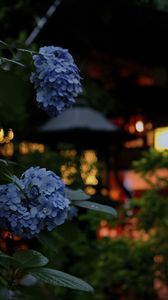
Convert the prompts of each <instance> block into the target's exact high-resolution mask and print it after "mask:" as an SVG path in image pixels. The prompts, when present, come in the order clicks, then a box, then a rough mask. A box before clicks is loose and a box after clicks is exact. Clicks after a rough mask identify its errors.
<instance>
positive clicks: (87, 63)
mask: <svg viewBox="0 0 168 300" xmlns="http://www.w3.org/2000/svg"><path fill="white" fill-rule="evenodd" d="M167 35H168V1H166V0H142V1H140V0H139V1H138V0H125V1H124V0H116V1H113V0H104V1H103V2H102V1H100V0H85V1H84V0H56V1H51V0H50V1H49V0H48V1H44V0H41V1H39V0H36V1H32V0H24V1H22V0H13V1H12V2H11V1H9V0H6V1H3V0H1V1H0V39H1V40H3V41H5V42H6V43H8V44H10V45H12V47H13V49H15V48H18V47H19V48H27V49H31V50H35V51H37V50H38V49H39V47H42V46H47V45H54V46H60V47H63V48H67V49H69V52H70V53H71V54H72V55H73V57H74V60H75V62H76V64H77V65H78V67H79V69H80V73H81V77H82V86H83V94H82V95H81V96H80V97H79V98H78V99H77V101H76V104H75V105H74V106H73V107H72V108H71V109H68V110H67V111H65V112H64V113H62V114H61V115H60V116H58V117H57V118H52V119H51V118H49V117H48V116H47V114H45V113H44V112H42V111H41V110H40V108H38V107H37V106H36V103H35V92H34V90H33V87H32V85H31V84H30V82H29V77H30V72H31V62H30V55H29V54H28V53H22V54H20V56H19V57H17V59H18V60H20V61H24V62H25V64H27V68H26V70H25V69H24V70H23V69H21V68H19V67H18V66H13V67H11V68H10V72H9V71H8V70H9V68H8V66H5V67H4V66H3V67H2V68H1V69H0V157H1V158H7V159H11V160H14V161H16V162H18V163H19V164H20V166H21V168H27V167H29V166H31V165H39V166H42V167H46V168H48V169H50V170H53V171H55V172H56V173H57V174H59V175H60V176H61V177H62V178H63V179H64V181H65V183H66V184H67V185H68V186H70V187H71V188H82V189H84V190H85V192H86V193H88V194H89V195H91V197H92V199H93V200H96V201H97V202H100V203H102V204H107V205H111V206H113V207H115V208H116V209H117V211H118V218H117V219H115V220H111V219H110V217H108V216H105V215H98V214H96V213H93V212H86V211H85V210H82V209H81V210H80V211H79V218H78V220H76V219H75V220H74V221H72V223H71V224H68V225H65V226H62V227H61V228H60V229H58V231H57V232H54V233H53V234H52V236H51V237H44V245H43V247H45V249H46V251H48V252H49V255H50V257H51V263H52V264H53V265H55V266H56V267H59V268H60V269H62V270H65V271H67V272H68V271H69V272H70V273H73V274H75V275H76V276H77V275H78V276H79V277H81V278H85V279H86V280H87V281H89V282H90V283H91V284H92V285H93V286H94V287H95V294H94V295H91V296H90V295H85V294H83V293H80V292H75V291H72V292H69V291H67V290H66V289H65V290H64V289H61V288H60V289H59V288H57V289H56V290H54V291H53V290H50V289H44V290H42V291H41V295H37V294H36V290H33V289H32V293H35V294H34V295H36V297H37V299H38V297H44V296H45V297H46V296H48V297H51V299H55V298H59V299H67V297H70V296H71V297H72V298H73V299H78V298H79V297H80V299H99V300H104V299H106V300H108V299H109V300H111V299H116V300H124V299H128V300H132V299H134V300H135V299H136V300H143V299H163V300H164V299H167V298H168V276H167V275H168V234H167V227H168V207H167V201H168V196H167V187H168V180H167V175H168V152H167V150H168V113H167V98H168V55H167V53H168V43H167ZM0 53H1V56H5V57H8V58H9V59H10V58H11V53H10V51H9V50H8V49H3V47H2V45H1V46H0ZM76 225H77V226H76ZM67 232H68V233H67ZM46 245H47V246H46ZM55 257H57V258H56V259H55Z"/></svg>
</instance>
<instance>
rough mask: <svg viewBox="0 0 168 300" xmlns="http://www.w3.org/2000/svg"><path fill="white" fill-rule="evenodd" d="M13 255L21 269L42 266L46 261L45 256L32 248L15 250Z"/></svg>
mask: <svg viewBox="0 0 168 300" xmlns="http://www.w3.org/2000/svg"><path fill="white" fill-rule="evenodd" d="M13 257H14V258H15V260H17V263H18V266H19V267H20V268H22V269H30V268H37V267H43V266H45V265H46V264H47V263H48V258H47V257H45V256H43V255H42V254H41V253H40V252H37V251H34V250H26V251H25V250H24V251H17V252H16V253H15V254H14V256H13Z"/></svg>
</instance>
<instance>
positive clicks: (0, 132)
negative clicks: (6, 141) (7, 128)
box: [0, 128, 4, 142]
mask: <svg viewBox="0 0 168 300" xmlns="http://www.w3.org/2000/svg"><path fill="white" fill-rule="evenodd" d="M3 138H4V130H3V128H0V142H2V141H3Z"/></svg>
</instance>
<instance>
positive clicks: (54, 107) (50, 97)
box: [30, 46, 82, 116]
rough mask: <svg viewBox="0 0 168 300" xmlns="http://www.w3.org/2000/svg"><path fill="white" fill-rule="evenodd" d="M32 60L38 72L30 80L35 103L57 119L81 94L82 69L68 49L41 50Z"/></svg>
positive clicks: (43, 48)
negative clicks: (34, 92)
mask: <svg viewBox="0 0 168 300" xmlns="http://www.w3.org/2000/svg"><path fill="white" fill-rule="evenodd" d="M33 61H34V66H35V71H34V72H33V73H32V75H31V78H30V80H31V82H32V83H34V87H35V89H36V100H37V102H38V104H39V105H40V107H41V108H42V109H44V110H45V111H46V112H47V113H48V114H49V115H50V116H57V115H58V114H59V113H61V112H62V111H64V110H65V109H66V108H68V107H71V106H72V104H73V103H74V102H75V97H77V96H78V95H79V94H80V93H81V92H82V87H81V83H80V75H79V70H78V68H77V66H76V64H75V63H74V60H73V57H72V56H71V54H70V53H69V52H68V50H67V49H63V48H61V47H55V46H45V47H41V48H40V50H39V54H36V55H33Z"/></svg>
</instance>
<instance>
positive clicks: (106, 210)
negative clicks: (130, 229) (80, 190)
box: [73, 201, 117, 217]
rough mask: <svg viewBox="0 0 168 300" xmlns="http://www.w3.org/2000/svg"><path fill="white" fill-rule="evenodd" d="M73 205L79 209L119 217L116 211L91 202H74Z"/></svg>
mask: <svg viewBox="0 0 168 300" xmlns="http://www.w3.org/2000/svg"><path fill="white" fill-rule="evenodd" d="M73 204H74V205H76V206H79V207H84V208H88V209H92V210H95V211H99V212H104V213H107V214H111V215H113V216H115V217H116V216H117V212H116V210H115V209H114V208H112V207H110V206H107V205H102V204H98V203H95V202H91V201H74V202H73Z"/></svg>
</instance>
